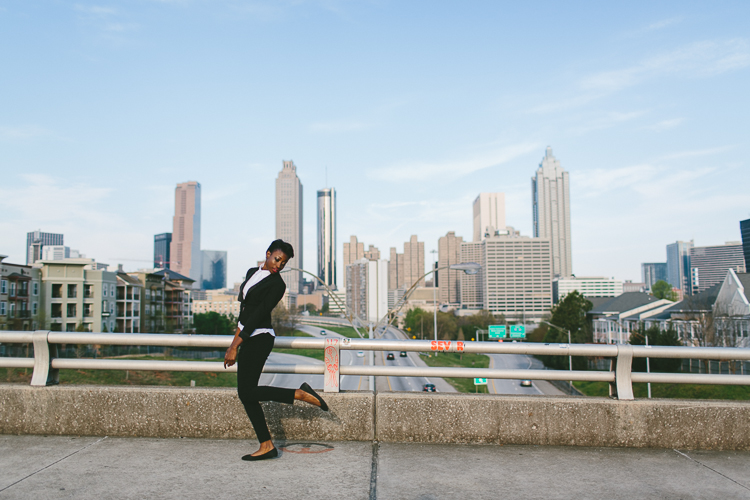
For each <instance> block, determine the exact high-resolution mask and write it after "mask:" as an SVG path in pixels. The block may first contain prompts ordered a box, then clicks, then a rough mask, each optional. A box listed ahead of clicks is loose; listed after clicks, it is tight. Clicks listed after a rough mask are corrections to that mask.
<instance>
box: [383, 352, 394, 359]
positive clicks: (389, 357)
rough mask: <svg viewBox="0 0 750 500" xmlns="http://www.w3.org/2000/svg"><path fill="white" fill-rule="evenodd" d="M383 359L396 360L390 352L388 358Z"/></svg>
mask: <svg viewBox="0 0 750 500" xmlns="http://www.w3.org/2000/svg"><path fill="white" fill-rule="evenodd" d="M385 359H396V358H395V356H394V355H393V353H392V352H389V353H388V356H386V357H385Z"/></svg>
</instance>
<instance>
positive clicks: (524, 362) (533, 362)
mask: <svg viewBox="0 0 750 500" xmlns="http://www.w3.org/2000/svg"><path fill="white" fill-rule="evenodd" d="M487 356H489V358H490V368H492V369H496V370H528V369H530V368H534V369H538V370H542V369H544V368H543V365H542V362H541V361H539V360H538V359H535V358H534V357H532V356H527V355H525V354H487ZM487 389H488V390H489V392H490V394H521V395H530V394H544V393H543V392H542V391H541V390H540V389H539V388H538V387H537V383H536V382H535V381H532V383H531V387H521V381H520V380H513V379H489V380H487Z"/></svg>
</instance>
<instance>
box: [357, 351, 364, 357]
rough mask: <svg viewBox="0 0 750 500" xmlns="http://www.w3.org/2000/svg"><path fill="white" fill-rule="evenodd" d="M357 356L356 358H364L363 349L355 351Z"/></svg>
mask: <svg viewBox="0 0 750 500" xmlns="http://www.w3.org/2000/svg"><path fill="white" fill-rule="evenodd" d="M357 357H358V358H364V357H365V351H357Z"/></svg>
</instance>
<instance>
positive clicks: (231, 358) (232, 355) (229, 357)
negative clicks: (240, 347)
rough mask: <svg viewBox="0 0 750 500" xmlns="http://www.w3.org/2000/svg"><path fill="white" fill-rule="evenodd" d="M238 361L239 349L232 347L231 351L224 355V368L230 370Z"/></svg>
mask: <svg viewBox="0 0 750 500" xmlns="http://www.w3.org/2000/svg"><path fill="white" fill-rule="evenodd" d="M236 361H237V347H236V346H234V345H230V346H229V349H227V352H226V354H224V368H225V369H226V368H228V367H230V366H232V365H233V364H234V363H235V362H236Z"/></svg>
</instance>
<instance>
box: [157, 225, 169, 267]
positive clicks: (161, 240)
mask: <svg viewBox="0 0 750 500" xmlns="http://www.w3.org/2000/svg"><path fill="white" fill-rule="evenodd" d="M171 246H172V233H161V234H156V235H154V267H155V268H157V269H170V267H169V264H170V261H171V259H170V257H169V252H170V249H171V248H170V247H171Z"/></svg>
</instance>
